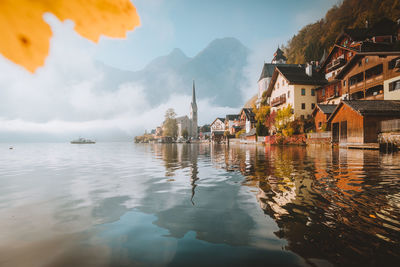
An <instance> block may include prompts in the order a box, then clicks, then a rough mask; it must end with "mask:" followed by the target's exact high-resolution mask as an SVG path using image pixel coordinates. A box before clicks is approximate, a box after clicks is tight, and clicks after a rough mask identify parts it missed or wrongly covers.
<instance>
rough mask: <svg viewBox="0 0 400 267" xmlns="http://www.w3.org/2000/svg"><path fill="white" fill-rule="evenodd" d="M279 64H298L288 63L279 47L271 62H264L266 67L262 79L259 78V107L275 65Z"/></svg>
mask: <svg viewBox="0 0 400 267" xmlns="http://www.w3.org/2000/svg"><path fill="white" fill-rule="evenodd" d="M277 66H296V65H293V64H286V57H285V55H284V54H283V51H282V50H281V49H279V47H278V49H277V50H276V52H275V54H274V58H273V59H272V61H271V63H264V67H263V69H262V71H261V75H260V79H259V80H258V94H257V101H256V106H257V108H259V107H260V105H261V101H262V98H263V93H264V92H265V91H267V89H268V86H269V83H270V82H271V78H272V75H273V74H274V70H275V67H277Z"/></svg>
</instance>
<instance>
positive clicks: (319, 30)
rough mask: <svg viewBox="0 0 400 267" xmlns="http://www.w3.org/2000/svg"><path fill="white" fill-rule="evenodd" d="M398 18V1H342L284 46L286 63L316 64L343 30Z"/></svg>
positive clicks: (399, 8) (399, 3) (399, 16)
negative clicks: (383, 18) (385, 18)
mask: <svg viewBox="0 0 400 267" xmlns="http://www.w3.org/2000/svg"><path fill="white" fill-rule="evenodd" d="M382 17H387V18H389V19H392V20H393V21H397V19H399V18H400V0H344V1H342V2H341V3H340V4H338V5H335V6H334V7H332V8H331V9H330V10H329V11H328V12H327V13H326V15H325V18H323V19H321V20H319V21H317V22H315V23H313V24H309V25H307V26H305V27H303V28H302V29H301V30H300V31H299V32H298V33H297V34H296V35H295V36H293V37H292V39H290V40H289V42H288V44H287V45H286V47H285V48H284V49H285V54H286V56H287V58H288V62H287V63H305V62H309V61H313V60H319V59H320V58H321V57H322V55H323V53H324V50H327V51H329V49H330V48H331V47H332V45H333V44H334V42H335V40H336V38H337V36H338V35H339V34H340V33H341V31H342V30H343V29H344V28H355V27H359V28H361V27H365V25H366V21H367V20H368V23H369V25H370V26H371V25H373V24H374V23H375V22H377V21H378V20H379V19H380V18H382Z"/></svg>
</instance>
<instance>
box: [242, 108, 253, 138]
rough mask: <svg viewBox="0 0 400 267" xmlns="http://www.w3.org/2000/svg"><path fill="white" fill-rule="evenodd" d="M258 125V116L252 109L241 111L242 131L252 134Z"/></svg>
mask: <svg viewBox="0 0 400 267" xmlns="http://www.w3.org/2000/svg"><path fill="white" fill-rule="evenodd" d="M255 125H256V115H255V114H254V113H253V109H252V108H242V110H241V111H240V121H239V126H240V128H241V129H245V130H246V133H250V131H251V129H253V128H254V127H255Z"/></svg>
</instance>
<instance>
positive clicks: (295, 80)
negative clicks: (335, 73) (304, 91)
mask: <svg viewBox="0 0 400 267" xmlns="http://www.w3.org/2000/svg"><path fill="white" fill-rule="evenodd" d="M276 68H277V70H278V71H279V72H280V73H281V74H282V75H283V76H284V77H285V78H286V80H288V82H289V84H310V85H313V84H325V83H326V82H327V81H326V79H325V77H324V76H323V75H321V74H320V73H318V72H317V71H316V70H315V68H313V69H312V76H308V75H307V74H306V70H305V67H304V66H302V65H301V66H299V65H297V66H278V67H276Z"/></svg>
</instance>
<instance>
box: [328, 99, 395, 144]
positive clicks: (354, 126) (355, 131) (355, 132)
mask: <svg viewBox="0 0 400 267" xmlns="http://www.w3.org/2000/svg"><path fill="white" fill-rule="evenodd" d="M396 118H400V100H343V101H341V102H340V103H339V104H338V106H337V107H336V109H335V110H334V111H333V113H332V114H331V116H330V117H329V118H328V123H329V124H330V127H331V131H332V143H333V144H339V145H340V146H346V147H350V148H352V147H354V148H378V135H379V133H380V131H381V129H380V125H381V121H384V120H390V119H396Z"/></svg>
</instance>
